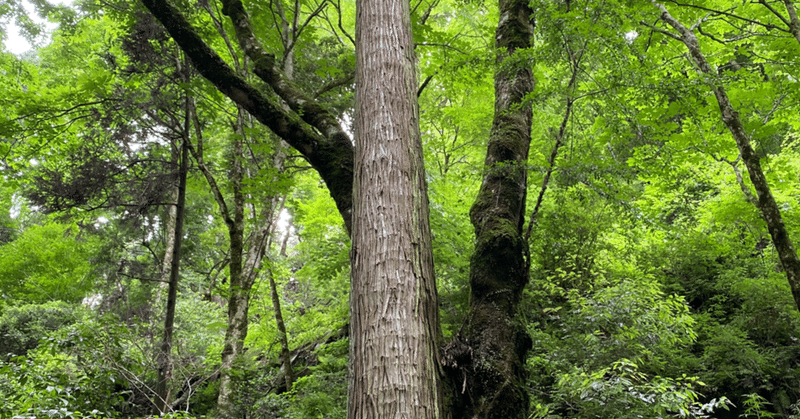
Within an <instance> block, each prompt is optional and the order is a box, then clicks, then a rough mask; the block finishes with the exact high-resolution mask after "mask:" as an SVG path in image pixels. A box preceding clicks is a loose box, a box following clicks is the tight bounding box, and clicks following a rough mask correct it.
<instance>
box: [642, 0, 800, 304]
mask: <svg viewBox="0 0 800 419" xmlns="http://www.w3.org/2000/svg"><path fill="white" fill-rule="evenodd" d="M656 6H657V7H658V8H659V9H660V10H661V19H662V20H664V21H665V22H666V23H667V24H669V25H670V26H672V27H673V28H674V29H675V30H676V31H678V33H679V35H675V34H672V33H670V32H666V31H663V32H662V33H664V34H665V35H667V36H670V37H672V38H674V39H677V40H679V41H681V42H683V44H684V45H685V46H686V48H687V49H688V50H689V54H690V55H691V56H692V59H693V60H694V62H695V64H697V67H698V68H699V69H700V71H702V72H703V74H704V75H705V76H706V78H707V81H708V83H709V85H710V87H711V89H712V90H713V91H714V96H716V98H717V103H718V104H719V110H720V113H721V114H722V121H723V122H724V123H725V125H726V126H727V127H728V130H729V131H730V132H731V135H733V139H734V141H736V146H737V147H738V148H739V155H740V156H741V157H742V161H743V162H744V164H745V166H746V167H747V172H748V173H749V175H750V181H751V182H753V187H754V188H755V190H756V196H757V200H756V206H757V207H758V209H759V210H761V215H762V217H763V218H764V221H765V222H766V223H767V229H768V230H769V234H770V236H772V243H773V245H775V250H776V251H777V252H778V257H779V258H780V261H781V265H783V270H784V272H786V279H787V280H788V281H789V287H790V288H791V290H792V296H793V297H794V302H795V305H796V306H797V309H798V310H800V258H798V256H797V252H796V251H795V249H794V245H793V244H792V240H791V238H789V232H788V231H787V230H786V225H785V224H784V222H783V217H782V216H781V212H780V209H779V208H778V204H777V202H775V198H774V197H773V196H772V191H771V190H770V187H769V184H768V183H767V178H766V177H765V176H764V171H763V170H762V169H761V162H760V161H759V158H758V155H756V153H755V150H753V147H752V146H751V145H750V139H749V138H748V137H747V133H746V132H745V131H744V127H743V126H742V122H741V120H740V119H739V113H738V112H737V111H736V109H734V107H733V105H732V104H731V101H730V99H729V98H728V94H727V92H726V91H725V87H724V86H723V84H722V82H721V81H720V80H719V79H718V77H717V74H716V72H715V71H714V70H713V69H712V68H711V66H710V65H709V64H708V61H707V60H706V58H705V55H703V52H702V51H701V50H700V42H699V41H698V40H697V37H696V36H695V34H694V32H692V30H690V29H689V28H687V27H685V26H683V24H681V23H680V22H679V21H678V20H677V19H675V18H674V17H672V15H670V14H669V12H668V11H667V9H666V8H665V7H664V6H663V5H660V4H657V5H656Z"/></svg>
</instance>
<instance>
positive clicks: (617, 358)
mask: <svg viewBox="0 0 800 419" xmlns="http://www.w3.org/2000/svg"><path fill="white" fill-rule="evenodd" d="M32 3H33V4H35V5H36V6H37V10H38V12H40V13H42V14H44V15H45V16H48V18H49V19H50V20H51V21H52V22H54V23H57V24H58V25H59V26H58V29H57V30H56V31H55V32H54V33H53V36H52V42H50V43H49V44H48V45H43V44H42V45H40V46H39V47H38V48H37V49H36V50H35V51H31V52H28V53H26V54H22V55H20V56H16V55H13V54H11V53H9V52H0V107H2V109H3V112H0V173H2V177H1V178H0V417H118V418H130V417H145V416H147V415H150V414H152V410H153V403H152V401H153V397H154V393H153V388H154V384H155V381H156V354H157V351H158V345H159V339H160V336H161V335H162V333H163V321H162V318H163V314H164V313H163V312H164V307H165V299H166V290H165V288H164V287H163V286H162V283H161V282H160V279H161V274H162V264H163V260H164V258H165V255H166V252H167V248H168V236H169V225H168V224H169V221H168V220H169V207H170V206H169V205H168V202H170V201H169V200H168V197H169V193H170V189H169V185H171V184H172V182H174V180H175V170H176V168H175V164H174V163H175V160H174V156H175V155H176V154H175V150H177V147H176V144H178V143H177V141H178V138H179V136H180V134H181V133H183V131H181V130H182V129H184V128H185V127H186V126H189V125H191V124H189V123H188V122H187V121H189V120H190V119H191V118H196V121H195V122H194V124H196V127H197V129H196V130H195V128H192V129H191V130H190V131H191V133H189V134H188V135H189V136H191V137H192V138H193V139H194V141H195V142H194V144H198V145H199V144H201V143H200V141H199V138H198V137H202V139H203V141H202V149H201V150H199V153H200V155H201V156H204V158H205V165H206V168H207V169H208V170H209V173H211V174H213V175H214V176H215V179H216V181H217V183H218V186H219V190H221V191H222V192H221V194H222V195H223V198H224V199H226V200H227V202H233V192H231V191H232V189H231V188H232V184H233V182H234V180H233V179H232V175H231V174H232V173H233V172H234V166H235V165H236V164H244V165H245V167H244V172H245V173H246V176H245V179H244V180H243V181H242V186H243V193H244V195H245V208H246V209H245V214H246V218H247V220H248V221H247V222H248V223H249V224H247V227H246V231H245V233H246V237H252V236H251V234H252V233H253V232H255V231H256V230H257V229H258V228H260V227H262V226H260V225H258V224H257V223H258V220H257V219H256V217H255V213H256V212H257V210H256V209H255V208H257V206H258V205H259V204H261V203H262V201H261V200H262V199H264V197H265V196H268V197H277V201H276V202H281V207H280V208H281V211H280V216H279V217H276V219H275V220H270V221H269V222H271V223H273V224H272V226H273V227H274V228H273V230H272V235H271V237H270V239H269V244H268V245H267V247H266V252H265V257H264V260H263V263H262V265H261V267H260V269H259V271H258V272H259V274H258V277H257V280H256V283H255V286H254V288H253V291H252V294H251V297H250V298H251V308H250V321H251V324H250V328H249V333H248V335H247V338H246V339H245V342H244V346H245V348H246V351H245V353H244V355H242V356H241V357H239V359H237V360H236V363H235V369H234V374H233V379H234V383H235V388H236V389H237V390H236V400H235V403H236V405H237V406H238V407H237V409H239V411H240V413H241V414H242V415H246V416H247V417H260V418H343V417H345V411H344V409H345V406H346V403H345V400H346V393H347V388H346V387H347V384H346V383H347V351H348V343H347V333H346V330H347V324H348V312H347V310H348V308H347V307H348V305H347V299H348V289H349V286H348V281H349V269H350V268H349V259H348V253H349V247H350V242H349V238H348V235H347V232H346V230H345V227H344V224H343V222H342V219H341V216H340V215H339V213H338V212H337V209H336V206H335V205H334V203H333V201H332V200H331V198H330V196H329V194H328V192H327V190H326V188H325V184H324V183H323V182H322V181H321V180H320V179H319V177H318V176H317V175H316V173H315V172H314V171H313V170H310V169H311V167H310V166H309V164H308V163H307V162H306V161H305V160H303V159H302V158H301V157H300V156H299V154H298V153H297V152H296V151H290V152H288V156H287V157H286V162H285V163H284V164H283V165H282V166H280V167H277V166H275V165H273V164H272V161H271V160H270V159H271V158H272V157H273V156H275V155H277V154H276V153H278V151H277V150H278V149H279V147H278V146H277V145H276V144H278V143H277V141H276V139H275V137H274V136H273V135H272V134H271V133H269V132H268V131H267V130H266V129H265V128H263V127H261V126H260V125H257V124H255V123H253V121H250V120H249V118H247V117H246V116H245V117H241V116H239V115H240V114H239V110H238V109H237V108H236V107H235V106H234V105H233V104H232V103H231V102H230V101H228V100H227V99H225V98H224V97H223V96H222V95H221V94H220V93H219V92H218V91H217V90H216V89H214V88H213V87H212V86H211V85H210V84H209V83H208V82H207V81H205V79H203V78H201V77H200V76H198V75H197V74H194V73H191V74H189V73H182V71H187V72H188V70H186V69H185V68H183V70H181V68H182V67H181V65H183V64H182V63H183V62H184V61H183V60H184V58H183V56H182V54H181V52H180V51H179V49H178V48H177V47H176V46H175V44H174V43H173V41H171V40H170V38H169V37H168V36H167V35H166V34H165V33H164V32H163V30H162V29H161V28H160V26H159V25H158V24H157V23H156V22H155V21H154V20H153V19H152V17H150V16H149V15H147V14H146V13H145V12H144V11H143V8H142V6H141V5H139V4H138V3H137V2H128V1H124V0H119V1H112V2H94V1H90V0H86V1H79V2H76V4H75V5H74V6H73V7H71V8H70V7H66V8H65V7H56V8H53V7H49V6H48V5H47V4H46V3H45V2H43V1H38V0H37V1H34V2H32ZM173 3H174V4H176V5H177V6H179V7H180V8H181V9H182V10H184V12H185V13H186V16H187V18H188V19H190V21H191V22H192V23H193V24H194V25H196V27H198V28H202V29H201V35H202V36H203V37H204V39H206V40H207V42H209V44H210V45H211V46H212V47H213V48H215V49H216V50H217V51H219V52H220V54H221V55H222V56H223V57H224V58H225V59H226V60H229V62H232V63H233V62H234V60H237V61H236V62H237V64H236V66H239V68H238V70H239V71H240V72H241V73H242V74H247V71H246V69H245V66H244V65H243V64H245V63H244V62H243V61H238V60H241V58H240V56H241V55H240V53H241V51H240V49H239V47H238V46H236V45H234V44H233V43H230V44H229V43H226V42H225V39H223V38H222V37H220V36H218V34H219V33H220V32H221V33H229V34H232V33H233V29H232V27H231V24H230V22H229V21H228V19H227V18H226V17H225V16H224V15H222V14H221V12H220V11H219V10H218V9H217V6H216V3H215V2H197V3H195V2H188V1H173ZM786 3H787V4H793V2H791V1H789V2H786ZM21 4H23V3H22V2H18V1H11V2H9V3H8V5H5V4H3V5H0V21H2V22H11V21H16V22H18V24H21V25H22V28H23V30H24V32H25V33H27V34H28V35H29V37H31V39H34V37H35V36H37V34H38V32H37V31H39V30H40V29H37V26H36V25H35V24H34V21H33V20H31V19H30V18H29V17H28V16H27V14H26V12H25V10H24V9H23V8H21ZM279 4H280V7H279V6H278V5H279ZM531 4H532V6H533V8H534V10H535V16H534V18H535V20H536V22H537V28H536V36H535V39H534V47H533V48H531V50H527V51H521V52H520V53H518V54H516V55H515V56H514V57H513V59H506V60H505V61H504V63H503V66H530V67H532V68H533V70H534V74H535V78H536V88H535V91H534V93H533V94H532V95H531V96H530V97H529V98H528V99H529V100H530V102H531V103H532V105H533V109H534V124H533V125H534V127H533V142H532V144H531V153H530V158H529V162H528V164H529V168H530V176H529V185H530V187H529V191H528V214H531V212H532V211H533V210H534V208H536V211H537V212H536V213H535V214H534V215H533V216H532V217H531V218H530V219H528V220H527V221H526V227H525V230H526V231H527V230H528V225H530V238H529V250H530V261H531V279H532V281H531V284H530V285H529V286H528V287H527V288H526V290H525V298H524V300H523V302H522V307H523V313H522V315H523V318H524V319H525V322H526V324H525V327H526V328H527V330H528V332H529V334H530V336H531V337H532V339H533V350H532V352H531V356H530V358H529V359H528V363H527V367H528V383H527V385H528V389H529V393H530V398H531V413H532V415H533V417H535V418H549V419H556V418H596V417H602V418H632V417H642V418H661V417H695V418H703V417H718V418H738V417H748V418H757V417H758V418H766V417H780V418H794V417H800V341H798V339H799V338H800V315H799V313H798V310H797V307H796V306H795V305H794V302H793V300H792V295H791V292H790V289H789V285H788V284H787V281H786V276H785V274H784V272H783V269H782V266H781V264H780V261H779V260H778V257H777V255H776V252H775V249H774V248H773V245H772V242H771V239H770V236H769V234H768V233H767V229H766V224H765V222H764V220H762V218H761V215H760V213H759V211H758V210H757V208H756V206H754V205H753V203H752V202H751V200H750V199H749V198H748V195H747V194H745V193H744V192H743V191H748V192H749V193H750V194H752V193H753V192H751V191H752V185H751V183H750V180H749V179H748V177H747V172H746V170H745V168H744V166H743V165H742V164H741V163H740V162H739V160H738V159H737V156H738V151H737V148H736V145H735V144H734V142H733V141H732V139H731V137H730V135H729V133H728V131H727V130H726V129H725V126H724V124H723V123H722V120H721V115H720V111H719V107H718V105H717V102H715V101H714V95H713V94H712V93H711V90H710V87H709V86H710V85H722V86H725V87H726V89H727V90H728V93H729V95H730V96H731V100H732V102H733V104H734V106H735V107H736V108H737V110H738V112H739V115H740V116H741V118H742V120H743V121H744V122H743V123H744V125H745V128H746V130H747V132H748V134H749V135H750V137H751V141H752V142H753V143H754V145H755V148H756V152H757V154H758V155H759V157H760V158H761V162H762V165H763V166H764V170H765V172H766V177H767V180H768V182H769V184H770V187H771V188H772V193H773V194H774V195H775V198H776V200H777V202H778V204H779V206H780V208H781V211H782V215H783V217H784V220H785V223H786V225H787V228H788V230H789V233H790V236H791V238H792V239H794V241H795V243H797V242H798V241H799V240H800V210H798V205H797V202H798V199H800V196H798V191H800V143H799V142H798V141H800V119H798V107H797V106H798V103H800V100H798V99H800V89H799V88H798V86H800V85H798V83H797V79H798V78H800V62H797V57H800V35H795V34H793V33H792V30H791V29H790V23H791V21H790V19H789V16H788V15H787V11H786V9H785V7H784V4H783V3H781V2H756V1H746V2H736V1H727V0H714V1H689V2H686V4H683V3H681V4H680V5H679V4H677V3H675V2H672V3H666V4H665V5H666V7H667V8H668V9H669V11H670V12H671V13H672V15H673V16H675V17H676V18H677V19H679V20H681V21H682V22H684V24H685V25H687V26H691V25H696V26H695V30H696V33H697V34H698V37H699V39H700V44H701V45H700V46H701V49H702V50H703V52H704V54H705V55H706V56H707V58H708V60H709V61H710V62H711V63H712V64H713V65H714V67H715V68H716V69H717V70H718V74H717V75H716V76H715V77H714V78H713V80H709V78H707V77H705V76H703V74H701V73H700V72H698V71H696V68H695V67H693V64H692V62H691V61H690V60H688V58H687V52H686V50H685V48H684V46H683V44H681V43H680V42H679V41H678V40H676V39H674V38H672V37H670V36H669V35H666V34H664V33H663V32H664V31H667V30H668V29H669V27H668V26H666V25H665V24H664V23H663V22H659V20H658V18H659V16H660V12H659V10H658V9H656V8H655V7H654V6H653V5H652V4H651V3H650V2H634V1H626V2H622V1H616V0H611V1H606V2H592V1H578V2H576V1H566V2H564V1H540V0H533V1H532V2H531ZM245 6H246V7H247V8H248V9H249V10H250V11H251V14H252V16H253V25H254V30H255V32H256V34H257V35H258V36H259V37H260V39H261V41H262V43H263V44H264V46H265V48H266V49H267V50H268V51H269V52H270V53H272V54H275V55H276V57H278V58H277V59H278V60H279V61H280V60H286V57H289V56H291V57H292V58H291V60H292V61H291V64H292V72H293V74H294V78H293V83H294V84H296V85H297V86H299V88H302V89H304V90H305V91H307V92H313V93H316V95H315V100H318V101H319V103H320V104H321V105H322V106H324V107H326V108H327V109H331V110H332V111H333V112H335V113H336V114H337V115H339V116H340V120H341V121H344V123H345V124H346V123H348V122H349V121H350V120H351V119H352V118H351V112H352V91H353V86H352V79H351V78H349V77H348V76H349V75H350V74H351V73H352V71H353V65H354V64H353V45H352V42H351V41H350V38H349V37H350V36H351V35H352V33H353V28H352V25H353V21H354V13H355V10H354V3H353V2H338V1H337V2H331V1H327V2H323V3H322V5H320V4H319V3H315V2H310V1H299V2H245ZM294 7H300V9H301V11H300V12H299V13H300V19H298V21H299V24H303V22H305V21H306V19H308V22H307V23H308V25H307V26H305V27H303V30H302V31H300V32H295V33H294V35H297V36H298V38H297V39H296V40H295V39H294V38H292V39H290V41H291V42H292V43H291V47H288V46H287V44H286V39H285V37H284V36H283V34H284V32H282V30H283V29H285V26H282V24H287V25H288V24H290V23H291V22H293V21H294V20H295V19H294V14H295V13H296V12H297V11H296V10H295V9H294ZM412 7H413V8H414V12H413V17H412V20H413V21H414V31H415V32H414V37H415V42H416V43H417V48H416V52H417V56H418V57H419V68H420V69H419V74H420V79H421V80H420V85H421V90H420V95H419V103H420V125H421V130H422V133H423V141H424V142H425V160H426V167H427V173H428V183H429V187H430V192H429V193H430V200H431V225H432V229H433V235H434V258H435V262H436V275H437V282H438V286H439V294H440V309H441V317H442V328H443V330H444V335H445V336H444V337H445V341H446V340H447V339H448V338H449V337H451V336H453V335H454V334H456V333H458V331H459V327H460V326H461V324H462V321H463V316H464V315H465V313H466V311H467V307H468V303H469V302H468V298H469V297H468V296H469V291H468V274H469V257H470V255H471V254H472V252H473V247H474V242H473V241H474V237H473V232H472V230H471V227H470V224H469V210H470V205H471V204H472V200H473V199H474V196H475V195H476V193H477V191H478V188H479V186H480V182H481V175H482V171H483V161H482V159H483V155H484V154H483V153H484V148H485V146H486V142H487V137H488V133H489V129H490V126H491V121H492V112H493V102H492V95H493V88H492V80H493V78H492V77H493V74H494V72H495V71H498V70H502V68H496V67H497V65H496V64H495V57H496V55H495V54H496V52H495V51H494V49H493V45H494V40H493V39H492V37H493V33H494V25H495V22H496V21H497V19H498V16H497V11H496V5H494V4H491V3H483V2H464V1H455V0H441V1H433V2H430V1H421V2H419V4H417V3H416V2H413V3H412ZM318 8H319V10H318ZM770 8H772V10H771V9H770ZM779 15H780V16H783V18H781V17H779ZM281 16H282V18H283V20H281V19H282V18H281ZM295 25H296V23H295ZM3 28H4V30H9V29H10V28H11V26H10V25H8V24H6V25H5V26H3ZM2 39H3V38H2V37H0V41H1V40H2ZM37 39H38V38H37ZM228 41H231V42H234V43H235V38H234V37H233V36H230V37H229V38H228ZM289 50H291V52H288V51H289ZM234 57H236V58H234ZM280 57H283V58H280ZM185 74H189V77H190V81H188V82H187V81H186V80H185V79H184V78H183V77H184V76H185ZM187 98H191V101H193V102H192V103H194V104H195V106H196V108H195V111H194V114H191V112H187V111H185V109H188V107H186V106H187V105H186V104H187V103H188V102H187V101H188V100H190V99H187ZM237 118H243V120H246V121H247V123H245V124H244V126H245V127H246V128H245V129H244V131H241V132H240V131H236V129H235V125H236V121H237ZM237 139H238V140H242V139H245V140H246V141H244V142H245V145H244V150H245V152H244V155H246V156H248V157H247V158H246V159H244V160H241V159H239V160H237V159H238V157H236V156H235V153H234V151H235V150H234V149H235V144H236V143H237V141H236V140H237ZM196 151H197V150H196ZM267 156H269V157H267ZM195 157H196V155H195ZM737 174H743V177H741V178H738V177H737ZM545 182H546V183H545ZM543 185H546V190H544V192H543V194H542V195H541V196H542V201H541V203H539V202H538V198H539V196H540V188H543V187H544V186H543ZM187 214H188V216H187V220H186V223H185V230H184V248H183V254H182V257H181V263H182V267H181V282H180V286H179V293H178V305H177V313H176V323H175V330H176V335H175V338H174V339H175V345H174V347H173V358H174V360H173V361H174V363H175V367H174V375H173V377H172V381H171V388H172V397H173V400H172V401H173V402H174V404H173V406H172V409H173V410H174V414H173V416H172V417H176V418H179V417H213V415H214V414H215V409H216V401H217V393H218V389H219V368H220V353H221V352H222V349H223V339H224V336H225V329H226V321H227V317H226V315H227V314H226V307H225V306H226V301H227V300H226V299H227V298H228V296H229V295H230V290H229V288H228V286H227V280H228V277H229V271H228V265H229V263H230V255H229V254H228V249H229V247H228V246H229V236H228V234H227V230H226V229H227V226H226V224H225V220H224V219H223V217H221V216H220V215H219V214H220V212H219V199H218V197H215V196H214V195H213V193H212V187H211V186H210V184H209V182H208V181H207V176H205V174H204V173H202V172H201V170H200V167H199V164H198V161H197V160H194V161H193V163H192V168H191V172H190V174H189V182H188V192H187ZM268 275H270V276H271V277H272V278H273V279H275V281H276V284H277V292H278V294H279V298H280V302H281V307H282V312H283V318H284V321H285V326H286V332H287V338H288V345H289V350H290V355H291V358H292V368H293V371H294V376H295V381H294V383H293V384H292V385H291V386H289V387H288V388H287V386H286V382H285V377H284V375H283V373H282V370H281V369H282V368H285V366H283V365H282V362H281V359H280V357H279V356H280V352H281V349H280V347H281V344H280V341H279V339H280V333H279V329H278V327H277V325H276V321H275V317H274V314H275V308H274V307H273V303H272V299H271V294H270V285H269V280H268V278H269V276H268Z"/></svg>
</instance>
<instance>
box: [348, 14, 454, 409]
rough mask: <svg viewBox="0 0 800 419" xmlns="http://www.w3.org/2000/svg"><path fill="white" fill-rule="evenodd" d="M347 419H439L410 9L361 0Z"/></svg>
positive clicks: (440, 406) (434, 314)
mask: <svg viewBox="0 0 800 419" xmlns="http://www.w3.org/2000/svg"><path fill="white" fill-rule="evenodd" d="M356 16H357V17H356V45H357V47H356V115H355V137H356V166H355V178H354V188H353V193H354V206H353V233H352V243H353V244H352V249H351V266H352V270H351V272H352V279H351V287H350V371H349V380H348V404H347V417H348V418H350V419H384V418H414V419H418V418H440V417H442V415H443V413H442V410H443V408H444V407H445V406H444V400H443V398H442V396H443V392H442V390H441V380H440V374H439V371H440V367H439V365H440V364H439V355H438V345H437V340H438V339H439V337H440V335H441V331H440V329H439V314H438V307H437V294H436V284H435V280H434V274H433V255H432V249H431V233H430V224H429V221H428V197H427V185H426V182H425V172H424V167H423V161H422V144H421V139H420V133H419V110H418V108H417V100H416V90H417V79H416V61H415V57H414V50H413V43H412V38H411V22H410V16H409V4H408V2H407V1H404V0H358V1H357V2H356Z"/></svg>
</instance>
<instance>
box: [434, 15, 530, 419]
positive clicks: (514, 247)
mask: <svg viewBox="0 0 800 419" xmlns="http://www.w3.org/2000/svg"><path fill="white" fill-rule="evenodd" d="M531 14H532V11H531V9H530V7H529V6H528V2H527V1H526V0H500V22H499V24H498V27H497V32H496V34H495V39H496V41H495V45H496V47H497V48H498V49H500V51H504V52H502V53H500V54H499V55H498V61H499V62H498V65H499V70H498V72H497V73H496V74H495V110H494V121H493V123H492V130H491V133H490V137H489V144H488V150H487V152H486V160H485V163H484V165H485V169H484V170H485V172H484V178H483V183H482V184H481V188H480V191H479V192H478V196H477V197H476V199H475V203H474V204H473V206H472V208H471V210H470V219H471V221H472V225H473V226H474V227H475V238H476V241H475V253H474V254H473V256H472V259H471V261H470V286H471V294H470V311H469V315H468V317H467V319H466V320H465V323H464V325H463V326H462V329H461V331H460V332H459V333H458V334H457V335H456V337H455V338H454V339H453V341H452V342H450V343H449V344H448V346H447V347H446V348H445V355H444V356H445V358H444V362H445V365H446V366H447V367H448V372H449V375H450V379H451V381H452V382H454V384H455V385H454V390H455V391H454V399H455V403H454V413H455V417H457V418H497V419H501V418H502V419H511V418H527V411H528V403H529V397H528V393H527V389H526V387H525V368H524V367H525V358H526V355H527V352H528V350H529V349H530V347H531V339H530V337H529V336H528V334H527V331H526V329H525V325H524V323H523V321H522V320H521V319H520V318H519V313H518V308H519V302H520V299H521V298H522V290H523V288H524V287H525V285H526V284H527V283H528V280H529V260H528V259H529V258H528V243H527V241H526V240H525V238H524V237H523V233H522V227H523V224H524V222H525V199H526V191H527V175H528V172H527V160H528V148H529V146H530V141H531V119H532V111H531V106H530V104H527V103H525V102H524V97H525V95H527V94H528V93H529V92H531V91H532V90H533V84H534V82H533V76H532V73H531V69H530V67H525V66H518V65H515V66H504V65H503V61H504V60H505V59H506V58H508V57H509V56H511V55H513V54H514V53H515V52H516V51H517V50H518V49H522V48H528V47H530V42H531V36H532V35H533V23H532V22H531Z"/></svg>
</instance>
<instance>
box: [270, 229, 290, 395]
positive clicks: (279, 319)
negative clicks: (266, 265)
mask: <svg viewBox="0 0 800 419" xmlns="http://www.w3.org/2000/svg"><path fill="white" fill-rule="evenodd" d="M286 235H287V236H288V235H289V233H288V232H287V233H286ZM267 276H268V277H269V289H270V293H271V294H272V308H273V309H274V310H275V324H276V325H277V326H278V340H280V341H281V362H283V378H284V380H285V381H286V391H291V390H292V385H293V383H294V371H293V370H292V357H291V354H290V353H289V337H288V335H287V334H286V325H285V324H284V323H283V312H282V311H281V298H280V294H279V293H278V286H277V285H276V284H275V273H274V271H273V269H272V268H270V269H269V270H268V272H267Z"/></svg>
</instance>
